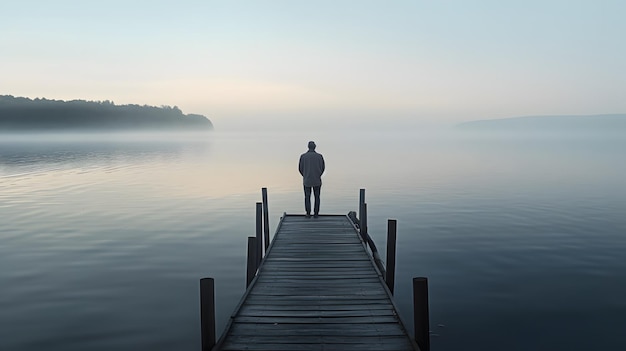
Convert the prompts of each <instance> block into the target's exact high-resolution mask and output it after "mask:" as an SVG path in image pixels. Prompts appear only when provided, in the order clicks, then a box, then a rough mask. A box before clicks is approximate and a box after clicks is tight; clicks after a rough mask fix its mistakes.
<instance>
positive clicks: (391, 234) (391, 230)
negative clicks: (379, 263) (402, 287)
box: [385, 219, 397, 295]
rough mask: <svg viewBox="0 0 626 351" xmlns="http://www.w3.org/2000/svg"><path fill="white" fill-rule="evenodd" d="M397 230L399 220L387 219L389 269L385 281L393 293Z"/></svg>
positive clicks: (386, 271)
mask: <svg viewBox="0 0 626 351" xmlns="http://www.w3.org/2000/svg"><path fill="white" fill-rule="evenodd" d="M396 232H397V221H396V220H395V219H388V220H387V269H386V270H385V273H386V276H385V282H386V283H387V287H388V288H389V291H390V292H391V294H392V295H393V288H394V285H395V280H396Z"/></svg>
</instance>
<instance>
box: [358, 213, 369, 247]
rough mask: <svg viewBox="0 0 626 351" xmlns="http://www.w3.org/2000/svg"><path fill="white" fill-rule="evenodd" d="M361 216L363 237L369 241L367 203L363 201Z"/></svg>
mask: <svg viewBox="0 0 626 351" xmlns="http://www.w3.org/2000/svg"><path fill="white" fill-rule="evenodd" d="M361 216H362V217H361V218H359V221H360V222H361V228H360V229H361V238H363V241H365V242H366V243H367V203H363V208H362V209H361Z"/></svg>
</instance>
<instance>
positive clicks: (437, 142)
mask: <svg viewBox="0 0 626 351" xmlns="http://www.w3.org/2000/svg"><path fill="white" fill-rule="evenodd" d="M309 140H315V142H316V143H317V145H318V147H317V151H318V152H320V153H322V154H323V155H324V158H325V160H326V165H327V171H326V174H325V175H324V177H323V186H322V211H321V212H322V213H347V212H348V211H351V210H356V209H357V205H358V190H359V188H366V189H367V202H368V212H369V225H370V232H371V234H372V235H373V237H374V240H375V241H376V243H377V244H378V246H379V249H383V248H384V247H385V230H386V229H385V228H386V219H387V218H396V219H397V220H398V256H397V275H396V302H397V304H398V306H399V308H400V312H401V315H402V317H403V319H404V320H405V322H406V324H407V327H408V328H409V330H412V306H411V298H412V297H411V286H410V284H411V278H412V277H414V276H427V277H429V283H430V303H431V305H430V309H431V329H432V332H433V337H432V348H433V350H459V349H462V348H467V347H468V345H474V346H475V347H470V348H481V349H484V350H529V349H532V350H554V349H569V350H588V349H603V350H622V349H624V348H625V347H626V341H624V339H623V337H622V333H623V330H626V319H625V318H624V316H626V303H625V302H624V300H623V296H625V295H626V275H625V274H624V271H625V269H626V263H625V261H624V260H623V252H624V251H625V250H626V237H625V236H624V233H626V219H624V217H623V214H624V213H626V165H625V163H624V162H623V150H626V138H624V137H623V136H621V135H612V136H610V137H607V136H605V135H592V136H589V135H529V134H515V135H511V134H509V135H506V136H503V135H502V134H493V133H491V134H477V133H466V132H460V131H453V132H452V131H433V130H422V131H413V130H403V131H384V132H377V131H372V130H370V131H366V132H364V131H358V130H346V131H342V132H331V131H317V132H316V131H313V132H284V131H276V132H269V131H268V132H263V133H258V132H252V131H249V132H220V131H215V132H211V133H195V134H193V133H192V134H186V133H185V134H177V135H173V134H167V133H161V134H100V135H97V134H88V135H85V134H72V135H42V134H31V135H14V134H13V135H2V136H1V137H0V218H2V221H1V222H0V267H1V269H0V286H1V287H2V288H1V289H0V311H2V313H0V330H2V331H3V336H2V337H1V338H0V349H1V350H38V349H41V348H46V349H48V350H64V351H65V350H86V349H89V350H110V349H117V350H137V349H148V348H150V349H154V350H172V349H176V350H198V349H199V348H200V331H199V306H198V305H199V301H198V300H199V298H198V289H199V288H198V280H199V279H200V278H202V277H206V276H211V277H214V278H215V279H216V289H217V291H216V293H217V297H216V299H217V322H218V334H219V333H221V331H222V330H223V328H224V326H225V325H226V322H227V320H228V316H229V315H230V313H231V312H232V311H233V309H234V308H235V306H236V304H237V303H238V301H239V299H240V297H241V296H242V294H243V291H244V287H245V254H246V237H247V236H250V235H253V234H254V228H255V223H254V204H255V202H257V201H260V196H261V195H260V188H261V187H268V189H269V200H270V224H271V226H272V232H273V230H274V229H273V228H275V226H276V224H277V223H278V218H279V216H280V215H281V214H282V213H283V212H288V213H302V212H303V205H302V197H303V196H302V189H301V178H300V176H299V174H298V171H297V161H298V157H299V155H300V153H302V152H304V151H306V143H307V142H308V141H309Z"/></svg>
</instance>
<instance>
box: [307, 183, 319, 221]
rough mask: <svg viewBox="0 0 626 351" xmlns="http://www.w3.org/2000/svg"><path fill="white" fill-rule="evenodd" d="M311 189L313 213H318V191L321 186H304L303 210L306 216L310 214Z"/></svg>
mask: <svg viewBox="0 0 626 351" xmlns="http://www.w3.org/2000/svg"><path fill="white" fill-rule="evenodd" d="M311 188H313V196H315V207H314V208H313V211H314V212H313V213H314V214H318V213H320V190H321V189H322V186H321V185H320V186H313V187H311V186H306V185H305V186H304V209H305V210H306V213H307V214H311Z"/></svg>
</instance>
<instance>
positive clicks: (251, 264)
mask: <svg viewBox="0 0 626 351" xmlns="http://www.w3.org/2000/svg"><path fill="white" fill-rule="evenodd" d="M256 252H257V250H256V238H255V237H253V236H249V237H248V264H247V269H246V288H248V286H250V283H251V282H252V279H254V276H255V275H256V269H257V262H256V261H257V260H256Z"/></svg>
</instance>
